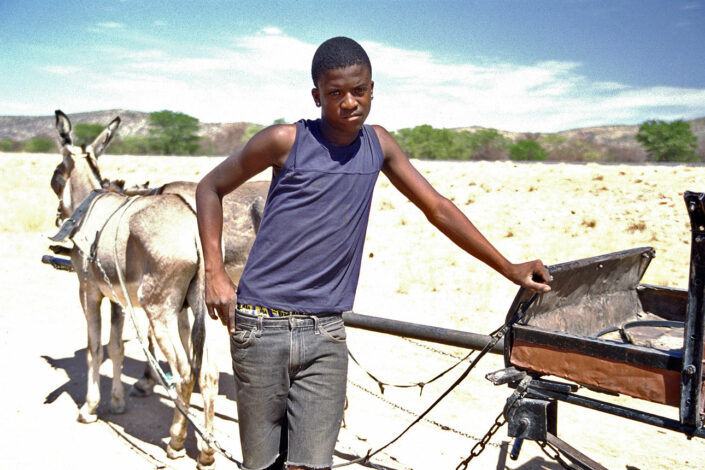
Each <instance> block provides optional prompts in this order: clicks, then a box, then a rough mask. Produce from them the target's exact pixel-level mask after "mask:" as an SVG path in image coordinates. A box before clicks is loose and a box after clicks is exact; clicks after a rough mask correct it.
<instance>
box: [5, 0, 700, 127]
mask: <svg viewBox="0 0 705 470" xmlns="http://www.w3.org/2000/svg"><path fill="white" fill-rule="evenodd" d="M337 35H344V36H349V37H352V38H354V39H356V40H358V41H359V42H360V43H361V44H362V45H363V46H364V47H365V49H366V50H367V52H368V54H369V56H370V59H371V61H372V67H373V79H374V80H375V101H374V105H373V109H372V113H371V115H370V118H369V120H368V122H370V123H378V124H382V125H384V126H386V127H387V128H388V129H390V130H395V129H399V128H403V127H412V126H416V125H420V124H431V125H433V126H434V127H464V126H473V125H477V126H484V127H494V128H498V129H503V130H511V131H532V132H539V131H542V132H553V131H560V130H566V129H572V128H578V127H588V126H600V125H612V124H638V123H641V122H643V121H645V120H647V119H663V120H674V119H691V118H696V117H702V116H705V0H689V1H666V0H659V1H655V0H623V1H620V0H613V1H607V0H560V1H559V0H556V1H541V0H536V1H528V0H525V1H519V0H515V1H508V0H507V1H501V0H496V1H489V0H485V1H438V0H437V1H433V2H431V1H407V2H402V1H381V0H380V1H365V0H360V1H346V2H342V1H341V2H332V1H326V0H317V1H308V0H298V1H289V2H265V1H260V2H249V1H239V2H235V1H207V0H206V1H200V2H199V1H193V0H191V1H178V0H174V1H148V0H145V1H138V0H124V1H118V0H112V1H97V0H94V1H82V0H78V1H77V0H72V1H58V0H55V1H34V0H0V70H1V71H2V72H1V75H0V115H48V114H52V113H53V111H54V109H56V108H60V109H62V110H64V111H65V112H67V113H68V114H69V115H70V114H71V113H76V112H82V111H93V110H102V109H113V108H122V109H134V110H139V111H147V112H150V111H157V110H162V109H170V110H173V111H179V112H184V113H187V114H189V115H192V116H194V117H197V118H198V119H200V120H201V121H203V122H236V121H249V122H257V123H261V124H268V123H270V122H272V121H273V120H275V119H277V118H284V119H286V120H287V121H295V120H297V119H300V118H302V117H308V118H310V117H315V116H316V114H317V109H316V108H315V106H314V105H313V100H312V99H311V95H310V89H311V88H312V83H311V79H310V72H309V71H310V61H311V57H312V55H313V52H314V51H315V49H316V47H317V46H318V44H320V43H321V42H322V41H324V40H325V39H327V38H329V37H332V36H337Z"/></svg>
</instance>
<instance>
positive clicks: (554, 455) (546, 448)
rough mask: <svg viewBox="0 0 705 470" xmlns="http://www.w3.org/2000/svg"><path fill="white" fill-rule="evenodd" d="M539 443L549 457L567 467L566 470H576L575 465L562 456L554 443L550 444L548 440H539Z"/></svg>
mask: <svg viewBox="0 0 705 470" xmlns="http://www.w3.org/2000/svg"><path fill="white" fill-rule="evenodd" d="M537 444H538V445H539V447H540V448H541V450H542V451H543V453H544V454H546V455H547V456H548V458H550V459H551V460H555V461H556V462H558V464H559V465H560V466H561V467H563V468H565V469H566V470H575V467H573V466H572V465H571V464H570V463H569V462H566V460H565V459H564V458H563V457H561V454H560V452H559V451H558V449H557V448H556V447H555V446H554V445H553V444H550V443H548V442H546V441H537ZM549 450H551V451H553V453H551V452H549Z"/></svg>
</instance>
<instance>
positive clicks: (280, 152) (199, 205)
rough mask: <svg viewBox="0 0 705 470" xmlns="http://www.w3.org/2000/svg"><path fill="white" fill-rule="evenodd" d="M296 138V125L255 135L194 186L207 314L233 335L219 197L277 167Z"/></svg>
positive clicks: (231, 296) (231, 292)
mask: <svg viewBox="0 0 705 470" xmlns="http://www.w3.org/2000/svg"><path fill="white" fill-rule="evenodd" d="M295 138H296V126H295V125H293V124H279V125H274V126H270V127H267V128H266V129H263V130H262V131H260V132H258V133H257V134H256V135H255V136H254V137H252V139H250V141H249V142H248V143H247V144H246V145H245V147H243V148H242V150H240V151H239V152H237V153H234V154H233V155H231V156H229V157H228V158H226V159H225V160H223V161H222V162H221V163H220V164H219V165H218V166H216V167H215V168H214V169H213V170H211V171H210V172H209V173H208V174H206V176H204V177H203V179H202V180H201V181H200V182H199V183H198V186H197V187H196V218H197V220H198V233H199V236H200V238H201V245H202V247H203V257H204V264H205V273H206V276H205V302H206V308H207V309H208V314H209V315H210V316H211V318H213V319H214V320H217V319H218V318H220V321H221V322H222V323H223V325H225V326H227V327H228V330H229V331H230V333H231V334H232V333H234V332H235V304H236V300H237V298H236V294H235V286H233V284H232V281H231V280H230V278H229V277H228V275H227V273H226V272H225V266H224V265H223V250H222V246H221V237H222V233H223V203H222V200H223V197H225V195H226V194H228V193H230V192H231V191H233V190H234V189H235V188H237V187H238V186H240V185H241V184H242V183H244V182H245V181H247V180H248V179H250V178H251V177H253V176H254V175H256V174H258V173H261V172H262V171H264V170H266V169H267V168H269V167H276V168H281V166H282V165H283V164H284V162H285V161H286V158H287V157H288V155H289V152H290V151H291V147H292V146H293V144H294V139H295Z"/></svg>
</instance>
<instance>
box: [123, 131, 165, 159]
mask: <svg viewBox="0 0 705 470" xmlns="http://www.w3.org/2000/svg"><path fill="white" fill-rule="evenodd" d="M110 151H111V152H113V153H116V154H123V155H124V154H128V155H150V154H154V153H159V152H160V151H161V149H160V148H157V147H156V146H155V140H154V138H153V137H150V136H148V135H128V136H127V137H125V138H124V139H120V140H117V141H115V142H113V144H112V145H111V146H110Z"/></svg>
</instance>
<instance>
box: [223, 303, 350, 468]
mask: <svg viewBox="0 0 705 470" xmlns="http://www.w3.org/2000/svg"><path fill="white" fill-rule="evenodd" d="M236 320H237V328H236V331H235V333H234V334H233V335H232V336H231V338H230V351H231V354H232V359H233V372H234V375H235V382H236V386H237V391H236V397H237V410H238V421H239V427H240V442H241V444H242V453H243V468H245V469H247V470H262V469H265V468H267V467H268V466H270V465H272V464H273V463H274V462H275V461H276V460H277V458H278V457H279V456H280V455H286V463H287V464H288V465H298V466H306V467H311V468H327V467H330V466H331V465H332V463H333V451H334V449H335V443H336V441H337V439H338V432H339V431H340V424H341V422H342V418H343V407H344V405H345V387H346V382H347V370H348V356H347V345H346V342H345V338H346V336H345V326H344V325H343V319H342V315H341V314H330V315H319V316H314V315H293V316H288V317H274V318H270V317H262V316H254V315H251V314H246V313H243V312H242V311H238V312H237V314H236Z"/></svg>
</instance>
